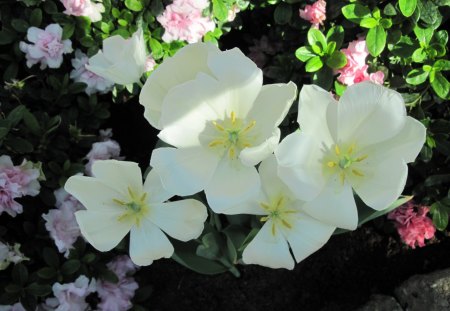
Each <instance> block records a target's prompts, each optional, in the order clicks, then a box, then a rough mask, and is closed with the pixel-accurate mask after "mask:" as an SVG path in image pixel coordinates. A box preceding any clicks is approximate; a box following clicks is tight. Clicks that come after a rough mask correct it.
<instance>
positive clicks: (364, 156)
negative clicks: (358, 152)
mask: <svg viewBox="0 0 450 311" xmlns="http://www.w3.org/2000/svg"><path fill="white" fill-rule="evenodd" d="M367 157H368V155H367V154H366V155H363V156H362V157H359V158H356V160H355V162H361V161H364V160H365V159H367Z"/></svg>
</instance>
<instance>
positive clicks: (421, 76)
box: [406, 68, 428, 85]
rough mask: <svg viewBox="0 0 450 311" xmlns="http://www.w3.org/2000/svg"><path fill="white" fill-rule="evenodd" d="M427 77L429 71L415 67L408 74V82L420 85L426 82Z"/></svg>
mask: <svg viewBox="0 0 450 311" xmlns="http://www.w3.org/2000/svg"><path fill="white" fill-rule="evenodd" d="M427 78H428V72H427V71H425V70H423V69H422V68H420V69H413V70H411V71H410V72H409V73H408V75H407V76H406V82H408V83H409V84H412V85H419V84H422V83H424V82H425V80H426V79H427Z"/></svg>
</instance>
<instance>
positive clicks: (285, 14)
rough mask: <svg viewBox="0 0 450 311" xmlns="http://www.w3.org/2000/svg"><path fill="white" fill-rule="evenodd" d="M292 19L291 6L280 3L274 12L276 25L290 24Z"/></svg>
mask: <svg viewBox="0 0 450 311" xmlns="http://www.w3.org/2000/svg"><path fill="white" fill-rule="evenodd" d="M227 14H228V13H227ZM291 18H292V7H291V5H290V4H287V3H284V2H281V3H279V4H278V5H277V7H276V9H275V12H274V19H275V23H277V24H279V25H285V24H287V23H289V21H290V20H291Z"/></svg>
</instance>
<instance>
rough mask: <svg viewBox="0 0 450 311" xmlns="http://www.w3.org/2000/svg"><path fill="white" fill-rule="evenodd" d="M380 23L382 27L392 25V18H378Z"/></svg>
mask: <svg viewBox="0 0 450 311" xmlns="http://www.w3.org/2000/svg"><path fill="white" fill-rule="evenodd" d="M380 25H381V26H383V28H384V29H389V28H391V27H392V19H390V18H382V19H381V20H380Z"/></svg>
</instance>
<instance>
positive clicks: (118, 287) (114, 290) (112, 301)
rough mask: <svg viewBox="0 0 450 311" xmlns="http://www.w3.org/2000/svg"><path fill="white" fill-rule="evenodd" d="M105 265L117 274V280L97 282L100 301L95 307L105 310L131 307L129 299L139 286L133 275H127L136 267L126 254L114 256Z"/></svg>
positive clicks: (119, 310)
mask: <svg viewBox="0 0 450 311" xmlns="http://www.w3.org/2000/svg"><path fill="white" fill-rule="evenodd" d="M107 266H108V268H109V269H110V270H111V271H113V272H114V273H115V274H116V275H117V277H118V278H119V282H117V283H110V282H106V281H102V282H98V284H97V293H98V296H99V297H100V299H101V302H100V303H99V304H98V306H97V307H98V308H99V310H105V311H125V310H129V309H131V307H132V306H133V305H132V303H131V299H132V298H133V297H134V293H135V291H136V289H138V288H139V285H138V283H136V281H135V280H134V278H133V277H130V276H127V275H129V274H133V273H134V272H135V271H136V268H137V267H136V266H135V265H134V264H133V263H132V261H131V259H130V258H129V257H128V256H126V255H123V256H118V257H116V258H115V259H114V260H113V261H112V262H110V263H108V265H107Z"/></svg>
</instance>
